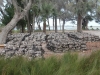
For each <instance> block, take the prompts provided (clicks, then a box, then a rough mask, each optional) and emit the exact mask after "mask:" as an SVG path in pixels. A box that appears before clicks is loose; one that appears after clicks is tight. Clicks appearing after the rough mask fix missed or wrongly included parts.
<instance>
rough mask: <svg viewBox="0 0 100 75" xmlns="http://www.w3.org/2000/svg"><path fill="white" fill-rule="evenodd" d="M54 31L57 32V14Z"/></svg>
mask: <svg viewBox="0 0 100 75" xmlns="http://www.w3.org/2000/svg"><path fill="white" fill-rule="evenodd" d="M55 33H57V16H55Z"/></svg>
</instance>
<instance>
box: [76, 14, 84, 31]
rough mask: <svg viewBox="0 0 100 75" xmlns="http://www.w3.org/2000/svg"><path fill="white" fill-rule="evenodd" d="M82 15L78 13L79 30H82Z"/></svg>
mask: <svg viewBox="0 0 100 75" xmlns="http://www.w3.org/2000/svg"><path fill="white" fill-rule="evenodd" d="M82 19H83V18H82V16H81V15H80V14H78V19H77V32H80V33H81V32H82Z"/></svg>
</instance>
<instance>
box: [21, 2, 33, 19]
mask: <svg viewBox="0 0 100 75" xmlns="http://www.w3.org/2000/svg"><path fill="white" fill-rule="evenodd" d="M31 5H32V0H29V2H28V4H27V6H26V7H25V8H24V9H23V11H22V12H21V15H20V18H19V19H22V18H23V17H24V16H25V15H26V14H27V12H28V11H29V9H30V7H31Z"/></svg>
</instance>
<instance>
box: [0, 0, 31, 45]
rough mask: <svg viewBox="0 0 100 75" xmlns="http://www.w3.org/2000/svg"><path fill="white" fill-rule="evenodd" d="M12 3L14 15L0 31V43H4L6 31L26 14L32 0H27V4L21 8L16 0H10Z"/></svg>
mask: <svg viewBox="0 0 100 75" xmlns="http://www.w3.org/2000/svg"><path fill="white" fill-rule="evenodd" d="M12 4H13V6H14V10H15V11H14V16H13V18H12V20H11V21H10V22H9V23H8V24H7V25H6V26H5V27H4V28H3V29H2V32H1V33H0V44H4V43H6V38H7V35H8V33H9V32H10V30H12V29H13V28H14V27H15V26H16V24H17V23H18V21H20V20H21V19H22V18H23V17H24V16H25V15H26V14H27V12H28V11H29V9H30V7H31V4H32V0H29V2H28V4H27V6H26V7H25V8H24V9H23V10H22V9H21V8H20V6H18V5H17V1H16V0H12Z"/></svg>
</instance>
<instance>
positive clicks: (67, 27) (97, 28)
mask: <svg viewBox="0 0 100 75" xmlns="http://www.w3.org/2000/svg"><path fill="white" fill-rule="evenodd" d="M41 28H42V29H43V27H41ZM35 29H38V27H36V28H35ZM46 29H47V30H49V27H47V28H46ZM57 29H58V30H62V27H60V26H57ZM64 29H65V30H77V26H65V27H64ZM88 29H90V30H100V26H88ZM50 30H53V26H50Z"/></svg>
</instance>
